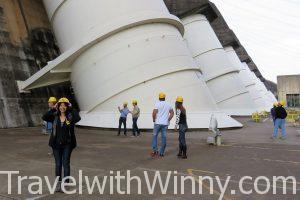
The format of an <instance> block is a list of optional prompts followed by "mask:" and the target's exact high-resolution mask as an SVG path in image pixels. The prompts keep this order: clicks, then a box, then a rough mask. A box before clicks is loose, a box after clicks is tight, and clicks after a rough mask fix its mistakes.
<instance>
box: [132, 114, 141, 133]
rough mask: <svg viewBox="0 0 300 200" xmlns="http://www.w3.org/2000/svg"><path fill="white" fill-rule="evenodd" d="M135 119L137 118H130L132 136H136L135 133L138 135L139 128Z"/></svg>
mask: <svg viewBox="0 0 300 200" xmlns="http://www.w3.org/2000/svg"><path fill="white" fill-rule="evenodd" d="M137 120H138V118H132V133H133V135H134V136H136V133H137V135H140V129H139V127H138V125H137Z"/></svg>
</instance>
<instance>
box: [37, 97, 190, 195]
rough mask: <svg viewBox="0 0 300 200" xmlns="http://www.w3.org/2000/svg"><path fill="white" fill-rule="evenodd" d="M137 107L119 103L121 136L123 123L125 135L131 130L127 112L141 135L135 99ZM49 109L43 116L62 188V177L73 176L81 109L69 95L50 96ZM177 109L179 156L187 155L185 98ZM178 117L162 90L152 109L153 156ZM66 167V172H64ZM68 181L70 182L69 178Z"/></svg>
mask: <svg viewBox="0 0 300 200" xmlns="http://www.w3.org/2000/svg"><path fill="white" fill-rule="evenodd" d="M132 104H133V109H132V110H131V111H130V110H129V109H128V103H127V102H124V103H123V108H122V109H121V108H120V107H118V110H119V112H120V118H119V129H118V136H119V135H120V133H121V127H122V125H124V135H126V134H127V129H126V121H127V115H128V114H129V113H131V115H132V121H133V125H132V130H133V136H139V135H140V130H139V128H138V125H137V121H138V118H139V116H140V109H139V107H138V105H137V104H138V102H137V101H136V100H133V102H132ZM48 106H49V109H48V111H47V112H46V113H45V114H44V115H43V117H42V119H43V120H44V121H45V123H46V126H45V131H46V132H47V133H49V134H50V139H49V146H50V147H51V148H52V151H53V155H54V159H55V175H56V177H58V180H59V182H58V184H57V187H56V192H61V191H62V189H61V181H62V180H63V179H62V177H65V178H67V177H69V176H70V159H71V154H72V151H73V149H74V148H75V147H76V146H77V142H76V136H75V124H76V123H77V122H79V121H80V120H81V118H80V116H79V114H78V112H77V111H76V110H75V109H73V108H72V105H71V103H70V101H69V100H68V99H67V98H61V99H59V100H58V101H57V99H56V98H55V97H50V98H49V101H48ZM175 109H176V125H175V130H179V138H178V140H179V153H178V155H177V156H178V158H182V159H187V145H186V141H185V134H186V131H187V129H188V126H187V117H186V110H185V108H184V106H183V98H182V97H177V99H176V102H175ZM173 117H174V110H173V108H172V106H171V104H169V103H168V102H166V94H164V93H160V94H159V101H158V102H157V103H156V104H155V107H154V109H153V113H152V119H153V123H154V128H153V138H152V150H153V151H152V153H151V156H152V157H155V156H159V157H163V156H164V155H165V149H166V144H167V130H168V127H169V125H170V121H171V120H172V118H173ZM159 133H161V147H160V150H159V151H158V144H157V139H158V135H159ZM62 168H63V170H64V174H63V175H64V176H62ZM64 182H67V183H68V182H69V180H68V179H66V180H64Z"/></svg>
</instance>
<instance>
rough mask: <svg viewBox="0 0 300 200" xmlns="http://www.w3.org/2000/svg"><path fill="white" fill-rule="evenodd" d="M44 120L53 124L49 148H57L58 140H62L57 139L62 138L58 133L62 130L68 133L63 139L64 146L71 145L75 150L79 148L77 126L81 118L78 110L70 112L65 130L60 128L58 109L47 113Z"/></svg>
mask: <svg viewBox="0 0 300 200" xmlns="http://www.w3.org/2000/svg"><path fill="white" fill-rule="evenodd" d="M42 119H43V120H44V121H47V122H51V123H53V129H52V133H51V135H50V139H49V146H51V147H52V148H55V147H57V140H58V139H61V138H58V137H57V136H58V135H59V136H61V135H60V134H61V133H60V132H58V131H62V130H63V131H64V132H65V133H66V134H64V137H63V141H64V144H63V145H71V147H72V148H75V147H76V146H77V142H76V136H75V124H76V123H77V122H79V121H80V120H81V118H80V116H79V114H78V112H77V111H76V110H71V111H70V112H69V114H68V115H67V119H66V120H67V121H66V122H65V123H64V128H61V127H60V119H59V116H58V113H57V111H56V109H51V110H49V111H48V112H46V113H45V114H44V115H43V117H42Z"/></svg>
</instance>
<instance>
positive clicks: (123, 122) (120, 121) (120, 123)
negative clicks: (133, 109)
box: [118, 117, 127, 135]
mask: <svg viewBox="0 0 300 200" xmlns="http://www.w3.org/2000/svg"><path fill="white" fill-rule="evenodd" d="M122 124H123V125H124V135H126V132H127V129H126V118H124V117H120V119H119V132H118V135H120V133H121V127H122Z"/></svg>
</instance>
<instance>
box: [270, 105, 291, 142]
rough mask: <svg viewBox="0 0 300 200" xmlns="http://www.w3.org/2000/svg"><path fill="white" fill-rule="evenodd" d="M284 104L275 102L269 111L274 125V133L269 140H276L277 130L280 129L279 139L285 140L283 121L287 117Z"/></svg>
mask: <svg viewBox="0 0 300 200" xmlns="http://www.w3.org/2000/svg"><path fill="white" fill-rule="evenodd" d="M283 106H284V102H276V103H274V105H273V108H272V109H271V116H272V119H273V123H274V131H273V135H272V137H271V139H276V138H277V137H278V130H279V129H281V133H282V135H281V137H280V139H282V140H285V139H286V129H285V119H286V117H287V112H286V110H285V109H284V107H283Z"/></svg>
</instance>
